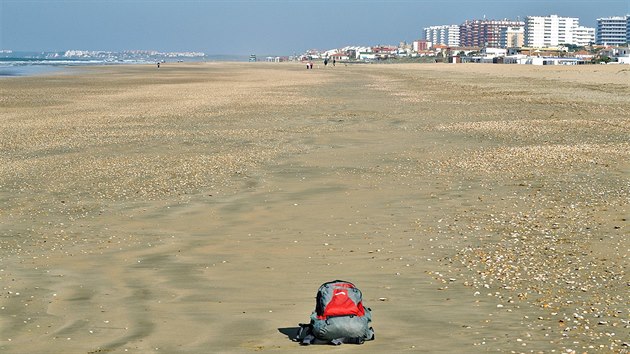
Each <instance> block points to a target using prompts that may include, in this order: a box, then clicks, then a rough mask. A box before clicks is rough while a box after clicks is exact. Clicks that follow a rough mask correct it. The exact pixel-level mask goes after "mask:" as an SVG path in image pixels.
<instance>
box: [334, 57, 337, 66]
mask: <svg viewBox="0 0 630 354" xmlns="http://www.w3.org/2000/svg"><path fill="white" fill-rule="evenodd" d="M336 63H337V59H335V58H333V66H335V64H336Z"/></svg>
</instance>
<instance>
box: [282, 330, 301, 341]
mask: <svg viewBox="0 0 630 354" xmlns="http://www.w3.org/2000/svg"><path fill="white" fill-rule="evenodd" d="M299 331H300V327H285V328H278V332H280V333H282V334H284V335H285V336H287V338H288V339H289V340H291V341H292V342H296V341H298V333H299Z"/></svg>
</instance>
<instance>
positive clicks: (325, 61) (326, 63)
mask: <svg viewBox="0 0 630 354" xmlns="http://www.w3.org/2000/svg"><path fill="white" fill-rule="evenodd" d="M324 66H328V58H326V59H324Z"/></svg>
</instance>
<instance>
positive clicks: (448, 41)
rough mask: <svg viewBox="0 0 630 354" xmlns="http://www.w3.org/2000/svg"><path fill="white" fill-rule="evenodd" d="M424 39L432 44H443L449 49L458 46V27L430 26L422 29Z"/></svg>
mask: <svg viewBox="0 0 630 354" xmlns="http://www.w3.org/2000/svg"><path fill="white" fill-rule="evenodd" d="M424 39H426V40H427V42H431V43H433V44H444V45H448V46H449V47H458V46H459V26H458V25H443V26H431V27H426V28H425V29H424Z"/></svg>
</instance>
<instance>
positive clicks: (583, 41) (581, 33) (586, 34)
mask: <svg viewBox="0 0 630 354" xmlns="http://www.w3.org/2000/svg"><path fill="white" fill-rule="evenodd" d="M573 44H575V45H579V46H580V47H585V46H588V45H593V44H595V28H593V27H583V26H579V27H576V28H574V29H573Z"/></svg>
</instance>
